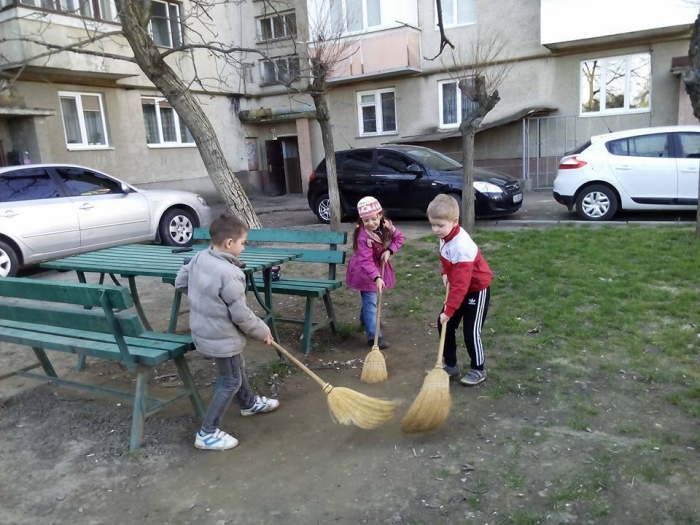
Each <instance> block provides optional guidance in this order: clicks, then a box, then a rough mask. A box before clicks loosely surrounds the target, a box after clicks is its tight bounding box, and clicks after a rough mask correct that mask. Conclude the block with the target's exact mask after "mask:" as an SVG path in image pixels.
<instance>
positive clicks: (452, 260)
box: [440, 225, 493, 317]
mask: <svg viewBox="0 0 700 525" xmlns="http://www.w3.org/2000/svg"><path fill="white" fill-rule="evenodd" d="M440 263H441V264H442V274H443V275H447V280H448V281H449V283H450V293H449V295H448V296H447V302H446V303H445V315H447V316H448V317H452V315H453V314H454V313H455V310H457V309H459V307H460V306H461V305H462V302H463V301H464V297H465V296H466V295H467V294H468V293H472V292H479V291H481V290H484V289H485V288H487V287H488V286H489V285H490V284H491V278H492V277H493V272H491V269H490V268H489V265H488V264H487V263H486V259H484V258H483V256H482V255H481V250H480V249H479V247H478V246H477V245H476V243H475V242H474V241H473V240H472V238H471V237H470V236H469V234H468V233H467V232H466V231H465V230H464V229H463V228H462V227H461V226H459V225H457V226H455V227H454V229H453V230H452V231H451V232H450V233H449V234H448V235H447V236H446V237H445V238H444V239H440Z"/></svg>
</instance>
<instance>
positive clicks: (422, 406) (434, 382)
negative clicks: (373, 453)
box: [401, 366, 452, 434]
mask: <svg viewBox="0 0 700 525" xmlns="http://www.w3.org/2000/svg"><path fill="white" fill-rule="evenodd" d="M451 407H452V398H451V397H450V376H449V375H448V374H447V372H445V371H444V370H443V369H442V366H440V367H439V368H437V367H436V368H434V369H433V370H431V371H430V372H429V373H428V375H427V376H425V379H424V380H423V386H422V387H421V390H420V392H419V393H418V396H417V397H416V399H415V401H413V404H412V405H411V407H410V408H409V409H408V412H406V415H405V416H404V418H403V419H402V420H401V430H403V431H404V432H406V433H408V434H415V433H418V432H429V431H431V430H435V429H436V428H437V427H439V426H440V425H442V424H443V423H444V422H445V420H446V419H447V416H448V415H449V414H450V408H451Z"/></svg>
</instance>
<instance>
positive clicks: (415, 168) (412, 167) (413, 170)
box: [406, 164, 423, 175]
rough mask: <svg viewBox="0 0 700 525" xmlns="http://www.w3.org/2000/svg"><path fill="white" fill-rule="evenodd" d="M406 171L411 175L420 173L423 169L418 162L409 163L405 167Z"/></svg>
mask: <svg viewBox="0 0 700 525" xmlns="http://www.w3.org/2000/svg"><path fill="white" fill-rule="evenodd" d="M406 173H410V174H412V175H422V174H423V170H422V169H421V167H420V166H419V165H418V164H409V165H408V167H407V168H406Z"/></svg>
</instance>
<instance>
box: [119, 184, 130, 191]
mask: <svg viewBox="0 0 700 525" xmlns="http://www.w3.org/2000/svg"><path fill="white" fill-rule="evenodd" d="M121 186H122V193H131V188H130V187H129V185H128V184H127V183H126V182H122V184H121Z"/></svg>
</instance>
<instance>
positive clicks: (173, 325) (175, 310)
mask: <svg viewBox="0 0 700 525" xmlns="http://www.w3.org/2000/svg"><path fill="white" fill-rule="evenodd" d="M181 302H182V292H181V291H179V290H175V295H174V296H173V304H172V306H171V307H170V324H169V325H168V332H169V333H171V334H174V333H175V330H177V316H178V315H179V313H180V303H181Z"/></svg>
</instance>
